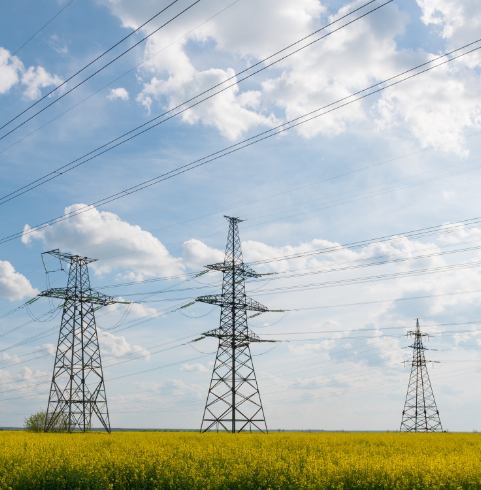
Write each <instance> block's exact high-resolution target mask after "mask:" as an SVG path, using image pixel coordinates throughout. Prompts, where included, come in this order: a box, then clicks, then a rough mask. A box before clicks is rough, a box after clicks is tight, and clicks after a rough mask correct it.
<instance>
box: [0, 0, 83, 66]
mask: <svg viewBox="0 0 481 490" xmlns="http://www.w3.org/2000/svg"><path fill="white" fill-rule="evenodd" d="M73 1H74V0H70V2H69V3H67V5H65V7H63V8H61V9H60V10H59V11H58V12H57V13H56V14H55V15H54V16H53V17H52V18H51V19H50V20H49V21H48V22H47V23H46V24H44V25H43V26H42V27H41V28H40V29H39V30H38V31H37V32H36V33H35V34H34V35H33V36H31V37H30V38H28V39H27V40H26V41H25V42H24V43H23V44H22V45H21V46H20V47H19V48H18V49H17V50H16V51H15V52H14V53H12V54H11V55H10V56H9V57H8V58H7V59H6V60H5V61H4V62H3V63H2V64H1V65H0V68H1V67H2V66H3V65H5V64H6V63H8V62H9V61H10V60H11V59H12V58H13V57H14V56H15V55H16V54H17V53H18V52H19V51H20V50H21V49H23V48H24V47H25V46H26V45H27V44H28V43H29V42H30V41H31V40H32V39H33V38H34V37H35V36H36V35H37V34H38V33H39V32H40V31H42V30H43V29H45V27H47V26H48V25H49V24H50V22H52V21H53V20H54V19H55V18H56V17H58V16H59V15H60V14H61V13H62V12H63V11H64V10H65V9H66V8H67V7H68V6H69V5H70V4H72V2H73Z"/></svg>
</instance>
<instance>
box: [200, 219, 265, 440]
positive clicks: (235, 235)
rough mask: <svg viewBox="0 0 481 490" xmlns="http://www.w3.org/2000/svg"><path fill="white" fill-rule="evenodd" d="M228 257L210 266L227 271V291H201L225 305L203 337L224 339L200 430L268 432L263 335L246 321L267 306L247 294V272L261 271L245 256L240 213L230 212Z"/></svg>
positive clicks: (207, 299) (253, 274)
mask: <svg viewBox="0 0 481 490" xmlns="http://www.w3.org/2000/svg"><path fill="white" fill-rule="evenodd" d="M225 218H227V220H228V221H229V234H228V237H227V245H226V249H225V258H224V262H222V263H220V264H213V265H208V266H206V267H207V269H210V270H214V271H221V272H222V273H223V281H222V293H221V294H215V295H209V296H201V297H199V298H197V299H196V301H200V302H202V303H208V304H213V305H218V306H220V307H221V313H220V327H219V328H217V329H215V330H211V331H209V332H206V333H204V334H203V336H204V337H215V338H217V339H219V346H218V349H217V356H216V359H215V364H214V370H213V372H212V379H211V382H210V387H209V392H208V395H207V401H206V405H205V410H204V415H203V418H202V424H201V428H200V431H201V432H206V431H208V430H213V429H217V430H219V429H220V430H225V431H227V432H232V433H234V432H242V431H245V430H252V429H254V430H259V431H261V432H267V424H266V419H265V415H264V409H263V408H262V401H261V396H260V393H259V387H258V385H257V380H256V374H255V371H254V364H253V362H252V356H251V351H250V344H251V343H254V342H255V343H257V342H273V341H264V340H261V339H260V338H259V337H258V336H257V335H255V334H254V333H253V332H251V331H249V328H248V326H247V312H248V311H257V312H259V313H264V312H267V311H269V310H268V308H266V307H265V306H263V305H261V304H260V303H258V302H257V301H254V300H253V299H250V298H248V297H247V296H246V292H245V280H246V278H254V277H260V276H261V275H262V274H258V273H256V272H255V271H253V270H252V269H251V268H250V267H249V266H247V265H245V264H244V262H243V259H242V250H241V242H240V238H239V227H238V225H239V223H240V222H241V221H242V220H241V219H239V218H230V217H228V216H225Z"/></svg>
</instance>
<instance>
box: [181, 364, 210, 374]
mask: <svg viewBox="0 0 481 490" xmlns="http://www.w3.org/2000/svg"><path fill="white" fill-rule="evenodd" d="M180 370H181V371H187V372H189V373H191V372H204V371H208V369H207V368H206V367H205V366H204V365H203V364H182V367H181V368H180Z"/></svg>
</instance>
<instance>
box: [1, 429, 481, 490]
mask: <svg viewBox="0 0 481 490" xmlns="http://www.w3.org/2000/svg"><path fill="white" fill-rule="evenodd" d="M0 443H1V444H2V445H3V450H1V452H0V454H1V456H0V457H1V461H2V464H1V474H0V488H1V489H10V488H11V489H17V488H21V489H24V488H25V489H55V490H57V489H127V488H129V489H131V488H136V489H167V488H168V489H171V488H172V489H223V490H224V489H256V490H257V489H289V490H290V489H305V490H308V489H339V490H340V489H342V490H346V489H351V488H353V489H354V488H355V489H363V488H369V489H399V490H404V489H443V490H448V489H453V490H459V489H478V488H479V489H481V434H479V435H478V434H446V433H445V434H399V433H392V434H372V433H355V434H352V433H273V434H268V435H263V434H235V435H232V434H225V433H224V434H214V433H212V434H199V433H186V432H116V433H113V434H112V435H108V434H105V433H95V432H94V433H90V434H33V433H25V432H0Z"/></svg>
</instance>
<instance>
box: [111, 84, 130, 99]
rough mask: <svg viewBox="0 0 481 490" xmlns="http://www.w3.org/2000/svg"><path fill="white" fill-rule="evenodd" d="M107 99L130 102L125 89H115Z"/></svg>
mask: <svg viewBox="0 0 481 490" xmlns="http://www.w3.org/2000/svg"><path fill="white" fill-rule="evenodd" d="M107 99H109V100H115V99H122V100H129V93H128V92H127V90H126V89H124V88H123V87H119V88H113V89H112V90H111V91H110V94H109V95H107Z"/></svg>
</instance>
